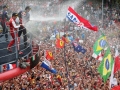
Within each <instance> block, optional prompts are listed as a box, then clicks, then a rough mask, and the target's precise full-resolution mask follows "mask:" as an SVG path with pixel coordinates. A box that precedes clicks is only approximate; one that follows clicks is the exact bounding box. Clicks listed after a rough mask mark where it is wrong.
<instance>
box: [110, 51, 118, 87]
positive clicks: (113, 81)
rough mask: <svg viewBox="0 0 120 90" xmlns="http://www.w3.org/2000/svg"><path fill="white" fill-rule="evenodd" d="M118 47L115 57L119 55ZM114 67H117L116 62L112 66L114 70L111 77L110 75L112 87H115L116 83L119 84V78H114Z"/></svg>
mask: <svg viewBox="0 0 120 90" xmlns="http://www.w3.org/2000/svg"><path fill="white" fill-rule="evenodd" d="M118 55H119V54H118V49H116V51H115V59H116V58H117V57H118ZM114 69H115V62H114V64H113V67H112V72H111V77H110V88H111V87H113V86H114V85H117V79H116V78H113V77H114Z"/></svg>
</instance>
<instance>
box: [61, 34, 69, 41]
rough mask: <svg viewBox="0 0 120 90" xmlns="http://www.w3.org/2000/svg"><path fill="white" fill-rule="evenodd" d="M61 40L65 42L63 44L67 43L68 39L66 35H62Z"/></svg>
mask: <svg viewBox="0 0 120 90" xmlns="http://www.w3.org/2000/svg"><path fill="white" fill-rule="evenodd" d="M62 40H63V41H64V42H65V43H69V39H68V37H67V36H66V35H63V36H62Z"/></svg>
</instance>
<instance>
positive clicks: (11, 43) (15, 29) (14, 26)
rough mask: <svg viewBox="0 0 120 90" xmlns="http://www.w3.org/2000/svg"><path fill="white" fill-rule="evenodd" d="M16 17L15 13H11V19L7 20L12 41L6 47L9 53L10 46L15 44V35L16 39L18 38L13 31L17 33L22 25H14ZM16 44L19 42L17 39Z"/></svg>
mask: <svg viewBox="0 0 120 90" xmlns="http://www.w3.org/2000/svg"><path fill="white" fill-rule="evenodd" d="M17 16H18V14H17V13H13V14H12V17H11V18H10V20H9V27H10V34H11V36H12V39H13V40H12V41H10V43H9V44H8V47H7V50H8V51H10V52H12V50H11V46H12V45H13V44H14V43H15V34H16V37H18V34H17V32H15V31H17V29H18V28H19V27H20V26H21V25H22V24H19V25H16V22H15V20H16V18H17ZM18 42H19V39H18Z"/></svg>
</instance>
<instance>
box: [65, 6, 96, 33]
mask: <svg viewBox="0 0 120 90" xmlns="http://www.w3.org/2000/svg"><path fill="white" fill-rule="evenodd" d="M66 17H67V18H68V19H69V20H70V21H71V22H73V23H75V24H77V25H78V26H80V27H82V28H87V29H90V30H93V31H98V27H97V26H92V25H91V24H90V22H89V21H88V20H86V19H84V18H83V17H81V16H80V15H79V14H78V13H76V12H75V11H74V10H73V9H72V8H71V7H69V8H68V11H67V15H66Z"/></svg>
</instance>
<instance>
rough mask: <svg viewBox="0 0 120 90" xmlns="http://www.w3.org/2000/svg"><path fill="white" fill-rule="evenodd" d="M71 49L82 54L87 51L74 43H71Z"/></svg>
mask: <svg viewBox="0 0 120 90" xmlns="http://www.w3.org/2000/svg"><path fill="white" fill-rule="evenodd" d="M73 48H74V51H76V52H81V53H82V54H85V52H86V51H87V50H86V49H84V48H83V47H82V46H80V45H78V44H77V43H76V42H75V43H73Z"/></svg>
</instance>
